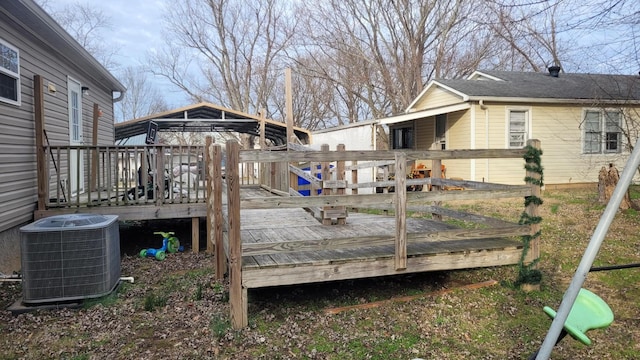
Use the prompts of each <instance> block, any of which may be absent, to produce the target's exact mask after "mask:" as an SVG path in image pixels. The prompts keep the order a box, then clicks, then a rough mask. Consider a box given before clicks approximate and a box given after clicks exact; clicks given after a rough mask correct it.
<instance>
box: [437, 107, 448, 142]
mask: <svg viewBox="0 0 640 360" xmlns="http://www.w3.org/2000/svg"><path fill="white" fill-rule="evenodd" d="M446 131H447V114H439V115H436V143H437V144H440V149H441V150H445V149H446V148H447V142H446V137H445V135H446Z"/></svg>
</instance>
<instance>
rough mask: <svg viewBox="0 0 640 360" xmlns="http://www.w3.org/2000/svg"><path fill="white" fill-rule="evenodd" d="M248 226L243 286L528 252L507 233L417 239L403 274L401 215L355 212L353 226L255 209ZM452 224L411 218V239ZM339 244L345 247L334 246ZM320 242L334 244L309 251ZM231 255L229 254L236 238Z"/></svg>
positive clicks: (501, 261) (497, 260) (496, 259)
mask: <svg viewBox="0 0 640 360" xmlns="http://www.w3.org/2000/svg"><path fill="white" fill-rule="evenodd" d="M241 224H242V225H241V236H242V244H243V256H242V283H243V285H244V286H245V287H248V288H257V287H264V286H276V285H290V284H299V283H309V282H322V281H333V280H344V279H355V278H363V277H373V276H384V275H394V274H402V273H410V272H424V271H436V270H450V269H461V268H473V267H478V266H486V265H487V263H488V262H489V263H491V264H493V265H508V264H515V263H517V261H518V259H519V257H520V254H521V251H522V243H521V242H520V241H516V240H511V239H507V238H488V239H465V240H444V241H438V240H435V241H428V242H412V241H409V242H408V244H407V257H408V260H407V261H408V265H409V266H407V269H404V270H401V271H398V270H396V268H395V262H394V261H395V260H394V259H395V247H394V244H393V238H394V236H395V231H394V228H395V217H393V216H385V215H372V214H361V213H350V214H349V217H348V219H347V223H346V224H345V225H323V224H322V223H321V222H320V221H319V220H318V219H316V218H315V217H314V216H313V215H312V214H311V213H309V212H308V211H305V210H303V209H277V210H264V209H252V210H247V211H244V212H242V214H241ZM452 229H456V228H455V227H453V226H451V225H447V224H446V223H444V222H440V221H432V220H428V219H423V218H408V219H407V233H408V235H409V239H411V237H412V235H413V234H428V233H437V232H438V231H441V230H452ZM338 242H341V243H342V247H344V248H340V249H332V247H337V245H336V244H337V243H338ZM350 243H351V244H350ZM292 244H297V245H299V246H297V247H296V246H292ZM318 244H320V247H325V248H326V249H325V250H314V251H305V249H304V247H305V246H314V247H315V246H317V245H318ZM253 245H259V246H253ZM322 245H324V246H322ZM351 246H353V247H351ZM287 247H288V248H287ZM225 252H226V254H227V256H229V247H228V241H226V242H225ZM261 253H269V254H264V255H261Z"/></svg>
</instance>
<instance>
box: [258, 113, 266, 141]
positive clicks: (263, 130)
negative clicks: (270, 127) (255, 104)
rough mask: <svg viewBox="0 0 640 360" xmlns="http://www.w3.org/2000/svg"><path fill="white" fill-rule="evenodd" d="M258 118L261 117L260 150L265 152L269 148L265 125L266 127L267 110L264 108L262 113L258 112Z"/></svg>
mask: <svg viewBox="0 0 640 360" xmlns="http://www.w3.org/2000/svg"><path fill="white" fill-rule="evenodd" d="M258 116H260V140H259V145H260V150H265V149H266V148H267V141H266V136H265V125H266V124H265V123H266V119H267V110H266V109H264V108H262V109H260V111H259V112H258Z"/></svg>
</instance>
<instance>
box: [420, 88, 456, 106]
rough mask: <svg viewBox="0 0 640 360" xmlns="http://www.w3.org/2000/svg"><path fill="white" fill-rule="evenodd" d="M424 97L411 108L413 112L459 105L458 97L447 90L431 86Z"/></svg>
mask: <svg viewBox="0 0 640 360" xmlns="http://www.w3.org/2000/svg"><path fill="white" fill-rule="evenodd" d="M424 95H425V96H423V97H421V99H420V100H419V101H418V102H417V103H415V104H414V105H413V106H412V109H414V110H423V109H426V108H430V109H431V108H437V107H441V106H447V105H453V104H458V103H460V102H461V101H460V96H458V95H455V94H453V93H451V92H449V91H447V90H444V89H442V88H439V87H436V86H433V87H432V88H431V89H429V90H427V92H426V94H424Z"/></svg>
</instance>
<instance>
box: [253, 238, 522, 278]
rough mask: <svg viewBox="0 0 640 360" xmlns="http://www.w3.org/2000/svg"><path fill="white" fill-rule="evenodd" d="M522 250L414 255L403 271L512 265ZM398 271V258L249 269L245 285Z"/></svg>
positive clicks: (375, 274)
mask: <svg viewBox="0 0 640 360" xmlns="http://www.w3.org/2000/svg"><path fill="white" fill-rule="evenodd" d="M520 253H521V250H520V249H518V248H515V247H513V248H503V249H496V250H484V251H469V252H456V253H446V254H438V255H433V256H416V257H410V258H408V259H407V269H406V270H405V271H403V273H417V272H425V271H439V270H453V269H468V268H474V267H485V266H501V265H512V264H516V263H517V262H518V258H519V256H520ZM397 273H398V271H396V269H395V260H394V259H393V258H391V257H390V258H387V259H378V260H371V261H358V262H344V263H340V264H326V265H317V266H296V267H289V268H277V267H276V268H260V269H246V270H245V272H244V276H243V285H244V286H245V287H247V288H258V287H265V286H279V285H293V284H306V283H313V282H324V281H335V280H347V279H360V278H368V277H376V276H387V275H395V274H397Z"/></svg>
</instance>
